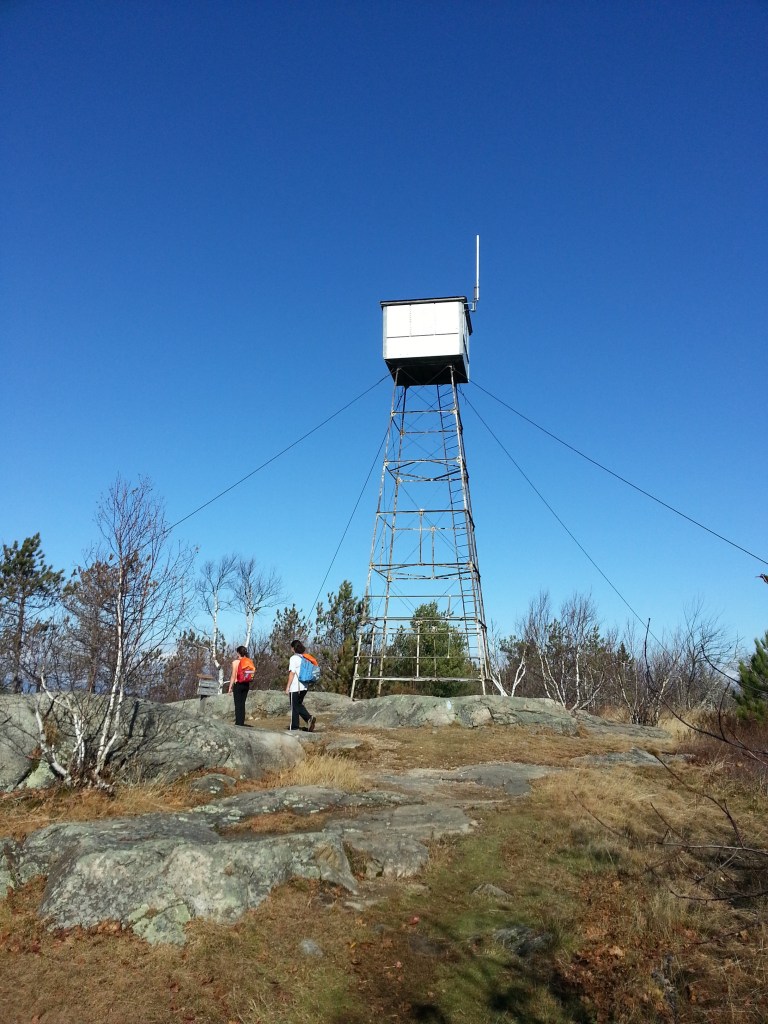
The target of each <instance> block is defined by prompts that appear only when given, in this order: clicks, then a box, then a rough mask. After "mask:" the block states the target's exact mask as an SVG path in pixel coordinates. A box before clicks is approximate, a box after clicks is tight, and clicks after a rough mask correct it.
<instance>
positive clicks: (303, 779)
mask: <svg viewBox="0 0 768 1024" xmlns="http://www.w3.org/2000/svg"><path fill="white" fill-rule="evenodd" d="M273 779H274V780H275V781H276V783H277V785H279V786H327V787H329V788H330V789H342V790H345V791H347V792H349V793H357V792H360V791H361V790H364V789H369V788H370V783H369V782H367V781H366V779H365V777H364V775H363V772H362V771H361V770H360V768H359V766H358V765H357V764H356V763H355V762H354V761H351V760H350V759H349V758H347V757H343V756H340V755H338V754H326V753H324V752H323V751H322V750H317V751H316V750H312V749H310V750H309V751H307V756H306V758H305V759H304V760H303V761H299V763H298V764H295V765H293V766H292V767H291V768H288V769H286V770H285V771H283V772H280V773H279V774H277V775H276V776H273Z"/></svg>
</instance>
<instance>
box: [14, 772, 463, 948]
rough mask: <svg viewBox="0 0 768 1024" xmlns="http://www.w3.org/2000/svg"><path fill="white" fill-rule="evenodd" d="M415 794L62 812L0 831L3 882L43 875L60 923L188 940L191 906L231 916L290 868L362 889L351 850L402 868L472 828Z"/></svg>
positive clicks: (360, 857)
mask: <svg viewBox="0 0 768 1024" xmlns="http://www.w3.org/2000/svg"><path fill="white" fill-rule="evenodd" d="M407 800H408V798H407V797H405V796H404V795H403V794H399V793H390V792H385V791H381V790H379V791H372V792H369V793H343V792H341V791H339V790H332V789H326V788H323V787H317V786H306V787H284V788H281V789H274V790H260V791H257V792H251V793H245V794H241V795H238V796H232V797H228V798H226V799H224V800H219V801H214V802H213V803H211V804H207V805H204V806H202V807H197V808H194V809H193V810H190V811H185V812H180V813H175V814H161V813H155V814H145V815H141V816H139V817H136V818H119V819H112V820H102V821H96V822H77V823H56V824H54V825H49V826H48V827H47V828H44V829H40V830H39V831H38V832H35V833H33V834H32V835H30V836H29V837H28V838H27V839H26V840H25V841H24V842H21V843H18V842H15V841H13V840H10V839H8V840H5V841H4V842H2V844H1V845H0V850H1V851H2V857H0V883H1V882H3V881H5V882H6V884H10V885H13V886H16V885H23V884H25V883H26V882H28V881H30V880H31V879H32V878H34V877H36V876H40V875H42V876H43V877H45V878H46V879H47V883H46V887H45V892H44V895H43V900H42V903H41V905H40V914H41V916H42V917H44V918H46V919H47V920H48V921H49V923H50V924H51V926H53V927H65V928H66V927H73V926H75V925H81V926H83V927H91V926H94V925H97V924H99V923H100V922H103V921H107V920H111V921H117V922H119V923H120V924H121V925H122V926H123V927H124V928H130V929H131V930H133V931H134V932H135V933H136V934H138V935H141V936H143V937H144V938H145V939H147V941H149V942H153V943H154V942H172V943H182V942H184V940H185V932H184V926H185V924H186V923H187V922H189V921H191V920H192V919H193V918H195V917H205V918H209V919H211V920H214V921H220V922H227V921H234V920H236V919H237V918H238V917H240V916H241V915H242V914H244V913H245V912H246V911H247V910H249V909H251V908H253V907H256V906H258V904H259V903H261V902H262V900H264V899H265V898H266V896H267V894H268V893H269V892H270V890H271V889H272V888H274V886H276V885H279V884H281V883H283V882H285V881H287V880H289V879H291V878H297V877H300V878H316V879H320V880H322V881H325V882H328V883H329V884H332V885H336V886H340V887H342V888H343V889H346V890H347V891H349V892H351V893H356V892H357V883H356V881H355V877H354V875H353V872H352V868H351V866H350V862H349V859H348V853H349V854H351V855H352V856H353V858H354V859H355V861H356V863H357V864H358V865H359V866H360V870H361V872H362V874H364V875H365V876H366V877H376V876H385V877H390V878H402V877H406V876H409V875H413V874H415V873H416V872H418V871H419V870H421V868H422V867H423V866H424V864H425V863H426V861H427V859H428V856H429V853H428V850H427V847H426V846H425V845H424V842H425V841H426V840H429V839H435V838H439V837H440V836H442V835H445V834H450V833H465V832H468V831H469V830H470V829H471V828H472V823H471V821H469V819H467V817H466V815H465V814H464V813H463V812H462V811H461V810H460V809H459V808H456V807H452V806H448V805H444V804H441V803H437V804H429V803H423V804H422V803H419V804H409V803H408V802H407ZM335 809H337V810H338V812H339V815H338V817H337V818H335V819H334V818H331V820H330V821H328V822H326V824H325V827H324V828H323V829H322V830H320V829H316V830H314V831H300V830H297V831H295V832H293V833H291V834H288V835H282V834H281V835H269V834H265V833H263V832H258V833H248V832H247V831H242V830H240V831H237V832H234V833H233V832H231V831H230V829H231V826H233V825H236V824H240V823H243V822H246V821H247V819H248V818H250V817H254V816H257V815H259V816H261V815H264V814H270V813H276V812H279V811H291V812H293V813H294V814H296V815H298V816H304V817H306V818H308V819H311V817H312V816H313V815H316V814H318V813H319V812H320V811H333V810H335ZM350 811H359V812H361V813H360V814H359V815H358V816H357V817H354V816H352V815H351V814H350Z"/></svg>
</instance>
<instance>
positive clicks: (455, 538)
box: [352, 287, 501, 697]
mask: <svg viewBox="0 0 768 1024" xmlns="http://www.w3.org/2000/svg"><path fill="white" fill-rule="evenodd" d="M477 298H478V288H477V287H476V289H475V302H474V303H473V304H472V306H470V304H469V303H468V301H467V299H466V297H464V296H453V297H449V298H436V299H412V300H406V301H395V302H382V303H381V308H382V311H383V318H384V361H385V362H386V364H387V366H388V368H389V370H390V373H391V374H392V378H393V381H394V390H393V395H392V407H391V410H390V414H389V429H388V433H387V441H386V450H385V452H384V464H383V467H382V473H381V485H380V488H379V500H378V506H377V509H376V519H375V522H374V530H373V541H372V544H371V557H370V562H369V568H368V581H367V584H366V592H365V597H366V601H367V608H368V617H367V619H366V621H365V622H364V623H363V625H362V627H361V629H360V632H359V634H358V643H357V652H356V658H355V671H354V678H353V682H352V696H353V697H354V696H373V695H374V694H375V695H377V696H380V695H381V694H382V692H383V691H385V690H390V691H391V690H392V689H393V688H407V689H409V690H416V692H419V691H420V692H434V689H435V686H434V684H436V683H456V684H470V688H471V689H472V690H475V692H482V693H485V692H486V688H487V686H488V684H489V683H491V684H492V685H494V686H496V687H498V688H499V689H501V688H500V687H499V684H498V683H497V682H496V681H495V680H493V678H492V676H491V670H490V662H489V656H488V637H487V629H486V619H485V612H484V610H483V595H482V589H481V586H480V569H479V567H478V561H477V548H476V545H475V524H474V519H473V516H472V505H471V501H470V495H469V474H468V472H467V461H466V456H465V452H464V439H463V432H462V425H461V411H460V408H459V392H458V385H459V384H464V383H466V382H467V381H468V380H469V339H470V335H471V334H472V320H471V317H470V313H471V312H472V311H473V310H474V308H475V306H476V303H477Z"/></svg>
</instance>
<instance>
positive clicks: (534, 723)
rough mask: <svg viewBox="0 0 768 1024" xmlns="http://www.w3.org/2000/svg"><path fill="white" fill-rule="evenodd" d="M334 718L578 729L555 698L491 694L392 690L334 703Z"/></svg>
mask: <svg viewBox="0 0 768 1024" xmlns="http://www.w3.org/2000/svg"><path fill="white" fill-rule="evenodd" d="M334 724H335V725H337V726H342V727H349V728H375V729H396V728H410V729H419V728H424V727H425V726H427V727H429V726H431V727H433V728H435V727H440V726H446V725H461V726H464V727H465V728H468V729H474V728H477V727H479V726H483V725H509V726H522V727H525V728H532V729H547V730H549V731H552V732H557V733H561V734H564V735H570V736H573V735H575V734H576V733H577V732H578V723H577V721H576V719H575V718H574V716H573V715H572V714H571V713H570V712H569V711H567V710H566V709H565V708H564V707H563V706H562V705H561V704H557V703H555V701H552V700H548V699H546V698H531V697H502V696H500V695H495V694H488V695H485V696H483V695H482V694H476V695H471V696H468V697H423V696H406V695H400V694H397V695H391V696H389V697H376V698H371V699H370V700H359V701H354V702H350V703H349V704H348V705H347V706H342V707H340V708H339V709H338V710H337V711H336V714H335V719H334Z"/></svg>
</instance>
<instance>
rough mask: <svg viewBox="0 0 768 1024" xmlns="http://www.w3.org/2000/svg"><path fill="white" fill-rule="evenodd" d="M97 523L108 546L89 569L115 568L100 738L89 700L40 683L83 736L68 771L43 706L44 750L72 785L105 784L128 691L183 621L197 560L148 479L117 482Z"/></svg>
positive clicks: (108, 598) (106, 593)
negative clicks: (172, 532) (172, 527)
mask: <svg viewBox="0 0 768 1024" xmlns="http://www.w3.org/2000/svg"><path fill="white" fill-rule="evenodd" d="M96 524H97V526H98V529H99V532H100V534H101V541H100V543H99V544H98V545H97V546H96V548H95V549H94V550H93V551H92V552H91V553H90V556H89V559H88V560H87V564H86V566H85V570H86V571H88V570H89V569H90V568H93V567H94V566H96V565H100V566H102V567H108V571H106V572H104V573H103V576H102V584H103V589H102V588H100V589H99V600H100V602H101V601H103V602H104V604H103V609H102V612H103V620H102V621H104V622H105V623H107V624H108V627H109V634H110V637H111V641H110V646H109V648H108V649H107V650H105V651H104V652H102V653H103V657H104V659H105V660H108V661H109V685H108V689H107V692H106V694H105V704H104V707H103V708H102V710H101V714H100V717H99V724H98V729H97V730H96V731H95V732H94V731H93V728H92V725H91V722H92V720H93V719H92V716H91V715H90V714H89V712H88V710H87V705H86V702H85V701H84V700H82V695H78V694H77V693H74V692H70V693H68V694H61V693H59V694H56V695H53V694H52V693H51V692H50V691H49V690H48V687H47V684H46V681H45V675H44V674H43V675H42V678H41V683H42V687H43V689H44V690H45V691H46V695H47V696H48V698H49V700H50V701H52V702H53V703H54V704H56V705H58V707H59V710H60V711H63V712H64V713H65V714H66V715H67V716H68V717H69V719H70V721H71V725H72V728H73V730H74V733H75V736H76V743H75V749H74V752H73V753H72V756H71V757H70V758H69V760H68V763H67V764H66V765H65V764H63V763H61V761H60V760H59V756H58V752H57V751H56V750H55V749H54V748H53V747H52V745H51V743H49V742H48V741H47V737H46V734H45V729H44V723H43V720H42V718H43V715H42V710H41V702H40V701H39V702H38V725H39V730H40V738H41V748H42V749H43V753H44V756H46V757H47V759H48V761H49V763H50V764H51V766H52V768H53V769H54V771H56V772H57V773H58V774H59V775H61V776H62V777H63V778H64V779H65V780H66V781H67V782H70V783H73V782H74V783H77V782H86V783H90V784H94V785H104V779H103V776H104V771H105V768H106V765H107V763H108V760H109V757H110V753H111V751H112V749H113V747H114V745H115V743H116V741H117V739H118V736H119V733H120V727H121V719H122V714H123V705H124V700H125V696H126V686H127V684H128V682H129V680H135V679H137V678H138V677H139V675H140V673H141V670H142V668H143V667H144V666H146V665H147V664H148V663H149V662H150V661H151V660H152V659H154V658H156V657H157V655H158V652H159V651H160V650H161V649H162V648H163V647H164V645H165V644H166V643H167V642H168V641H169V640H170V638H171V636H172V635H173V633H174V632H175V630H176V628H177V626H178V624H179V622H180V620H181V619H182V617H183V616H184V614H185V611H186V603H187V579H188V575H189V571H190V568H191V563H192V559H193V554H192V552H190V551H189V550H188V549H186V548H184V547H183V546H181V545H176V546H173V545H171V544H170V543H169V530H168V526H167V524H166V520H165V513H164V508H163V505H162V502H160V501H159V499H157V498H156V497H155V495H154V493H153V490H152V485H151V483H150V482H149V481H148V480H147V479H145V478H142V479H140V480H139V482H138V484H136V485H132V484H130V483H129V482H128V481H125V480H123V479H122V478H120V477H118V478H117V480H116V481H115V482H114V484H112V486H111V487H110V488H109V490H108V491H107V492H106V494H105V495H104V497H103V498H102V499H101V501H100V502H99V505H98V507H97V511H96Z"/></svg>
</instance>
